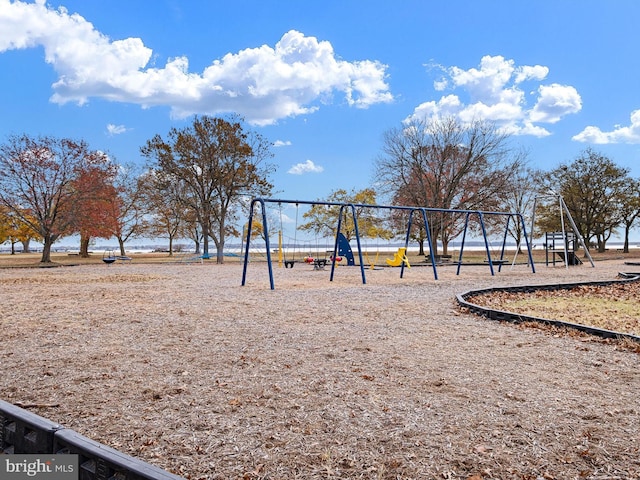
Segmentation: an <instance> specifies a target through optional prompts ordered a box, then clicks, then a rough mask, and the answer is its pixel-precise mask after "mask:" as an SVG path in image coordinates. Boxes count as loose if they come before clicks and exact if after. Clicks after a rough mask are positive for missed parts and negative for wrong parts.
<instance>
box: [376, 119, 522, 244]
mask: <svg viewBox="0 0 640 480" xmlns="http://www.w3.org/2000/svg"><path fill="white" fill-rule="evenodd" d="M508 140H509V137H508V135H506V134H504V133H501V132H500V131H499V130H498V129H496V127H495V126H494V125H493V124H492V123H489V122H485V121H473V122H471V123H462V122H460V121H459V120H457V119H454V118H444V119H435V120H431V121H421V120H413V121H411V122H410V123H407V124H404V125H403V126H402V127H400V128H394V129H391V130H389V131H387V132H386V133H385V134H384V146H383V152H382V154H381V155H380V156H379V158H378V159H377V161H376V178H377V181H378V183H379V184H381V185H383V187H384V188H385V189H386V190H387V191H388V193H389V194H390V195H391V196H392V197H394V198H397V199H401V200H402V201H403V202H407V203H410V204H412V206H420V207H427V208H436V209H467V210H480V209H483V210H494V209H495V208H496V206H497V205H499V200H500V197H501V194H502V192H503V191H504V188H505V185H507V183H508V181H509V179H510V177H511V176H512V175H513V173H514V172H515V171H517V169H518V167H519V165H520V163H521V158H519V156H518V155H514V154H513V151H512V149H511V148H510V146H509V142H508ZM439 220H440V221H435V222H431V224H430V229H431V238H432V241H433V242H434V244H435V242H436V240H437V239H440V240H441V241H442V245H443V253H445V254H446V253H447V250H446V249H447V244H448V242H449V240H450V239H451V238H452V237H453V236H455V234H456V232H457V231H458V230H459V228H460V219H459V218H458V217H455V216H451V215H449V216H446V217H444V216H443V217H442V218H440V219H439Z"/></svg>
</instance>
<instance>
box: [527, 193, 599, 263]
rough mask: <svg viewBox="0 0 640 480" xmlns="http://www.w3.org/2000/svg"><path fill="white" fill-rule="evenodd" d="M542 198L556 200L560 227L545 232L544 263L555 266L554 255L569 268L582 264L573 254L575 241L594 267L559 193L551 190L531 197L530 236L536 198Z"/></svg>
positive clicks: (536, 202)
mask: <svg viewBox="0 0 640 480" xmlns="http://www.w3.org/2000/svg"><path fill="white" fill-rule="evenodd" d="M544 198H553V199H555V201H556V202H558V207H559V210H560V228H561V231H560V232H547V233H546V234H545V244H544V245H545V263H546V265H547V266H549V263H552V265H553V266H555V264H556V255H557V256H558V257H560V258H561V259H562V262H563V263H564V266H565V268H569V265H582V261H581V260H580V259H579V258H578V257H577V256H576V254H575V252H576V250H577V247H576V241H577V242H578V243H579V244H580V246H581V247H582V248H583V250H584V254H585V256H586V257H587V258H588V259H589V262H590V263H591V266H592V267H595V266H596V265H595V264H594V263H593V258H591V254H590V253H589V249H588V248H587V245H586V244H585V243H584V238H582V235H580V231H579V230H578V227H577V226H576V223H575V222H574V221H573V217H572V216H571V212H569V208H567V204H566V203H565V202H564V199H563V198H562V195H560V194H557V193H555V192H553V191H552V192H551V193H549V194H548V195H539V196H537V197H535V198H534V199H533V213H532V215H531V238H533V231H534V226H535V219H536V207H537V205H538V200H539V199H544ZM565 219H566V221H567V222H568V223H569V226H570V227H571V232H569V231H567V229H566V227H565ZM549 254H551V259H550V258H549Z"/></svg>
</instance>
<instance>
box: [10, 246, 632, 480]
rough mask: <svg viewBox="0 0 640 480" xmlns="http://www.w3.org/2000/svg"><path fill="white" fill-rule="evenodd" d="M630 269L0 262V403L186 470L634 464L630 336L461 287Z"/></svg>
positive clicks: (612, 264) (459, 474)
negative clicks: (523, 309) (490, 300)
mask: <svg viewBox="0 0 640 480" xmlns="http://www.w3.org/2000/svg"><path fill="white" fill-rule="evenodd" d="M392 256H393V255H389V257H392ZM630 268H632V267H629V266H626V265H625V264H624V260H622V259H609V260H602V261H597V265H596V268H592V267H591V266H590V265H588V264H585V265H579V266H571V267H569V268H565V267H564V266H556V267H553V266H550V267H545V266H538V268H537V270H536V273H535V274H532V272H531V270H530V269H529V268H528V267H527V266H526V265H523V264H518V265H515V266H513V267H511V266H510V265H509V266H508V267H507V266H505V268H503V269H502V271H501V272H500V273H499V274H497V275H495V276H492V275H490V272H489V271H488V267H487V266H486V265H477V266H465V268H463V269H462V270H461V271H460V272H459V274H458V273H457V272H456V269H455V267H453V266H449V267H443V268H440V269H439V270H438V279H437V280H436V279H434V277H433V272H432V270H431V269H430V268H429V267H425V266H423V267H421V268H420V267H417V266H414V265H413V264H412V265H411V268H410V269H407V270H406V271H405V275H404V276H403V277H402V278H401V277H400V276H399V274H398V273H399V270H400V269H399V268H398V267H387V268H383V269H380V270H367V283H366V285H363V284H362V282H361V274H360V270H359V268H358V267H347V266H344V265H341V266H339V267H337V269H338V273H337V274H336V275H335V277H334V279H333V281H329V274H330V270H329V267H327V268H326V269H324V270H318V269H314V267H313V265H309V264H298V265H296V266H295V268H278V267H277V268H274V270H273V274H274V276H275V283H276V285H277V288H276V289H275V290H271V289H270V288H269V283H268V272H267V269H266V268H265V266H264V264H262V265H259V264H257V263H256V264H252V265H251V266H250V268H249V269H248V271H247V284H246V285H245V286H240V279H241V277H242V270H243V268H242V263H241V262H239V261H238V262H234V263H231V262H230V263H229V264H225V265H215V264H213V263H204V264H200V263H197V264H176V263H163V264H158V263H155V264H150V263H142V262H141V261H137V259H134V261H133V262H131V263H128V262H115V263H113V264H111V265H104V264H103V263H102V262H101V261H100V262H99V263H96V264H87V265H79V266H75V267H67V268H53V269H34V268H29V269H23V268H13V269H0V288H1V292H2V293H1V298H2V305H3V312H4V313H3V315H2V317H1V320H0V322H1V325H2V329H1V331H2V343H1V344H0V358H1V362H2V369H3V374H2V376H1V377H0V398H2V399H4V400H6V401H8V402H11V403H13V404H15V405H18V406H22V407H23V408H26V409H28V410H30V411H32V412H35V413H37V414H38V415H41V416H43V417H46V418H48V419H50V420H52V421H55V422H59V423H60V424H62V425H64V426H65V427H67V428H71V429H74V430H75V431H77V432H79V433H81V434H82V435H86V436H88V437H90V438H92V439H94V440H96V441H99V442H101V443H103V444H105V445H108V446H110V447H113V448H116V449H118V450H120V451H122V452H125V453H128V454H130V455H133V456H136V457H138V458H141V459H142V460H145V461H147V462H149V463H151V464H154V465H157V466H159V467H161V468H164V469H167V470H169V471H171V472H173V473H175V474H178V475H182V476H184V477H185V478H190V479H229V478H239V479H267V478H269V479H273V478H287V479H296V478H299V479H303V478H304V479H313V478H317V479H320V478H322V479H327V478H353V479H355V478H367V479H370V478H387V479H391V478H411V479H418V478H420V479H422V478H444V479H447V478H449V479H471V478H472V479H474V480H477V479H491V478H500V479H518V480H521V479H537V478H546V479H566V478H586V479H603V478H638V476H640V460H638V459H639V458H640V452H639V451H638V438H639V437H640V410H639V409H638V397H637V392H638V391H640V355H639V354H638V353H637V350H635V351H634V350H633V349H632V348H629V347H628V346H625V345H624V344H621V343H620V342H616V341H609V340H602V339H599V338H597V337H593V336H589V335H584V334H580V333H576V332H570V331H563V330H560V329H550V328H545V327H540V326H535V325H515V324H512V323H502V322H496V321H491V320H488V319H486V318H483V317H479V316H476V315H473V314H470V313H467V312H465V311H463V310H461V309H460V308H458V306H457V304H456V301H455V296H456V294H458V293H460V292H464V291H468V290H471V289H479V288H488V287H495V286H511V285H532V284H550V283H563V282H587V281H594V280H613V279H615V278H616V276H617V274H618V272H620V271H629V269H630Z"/></svg>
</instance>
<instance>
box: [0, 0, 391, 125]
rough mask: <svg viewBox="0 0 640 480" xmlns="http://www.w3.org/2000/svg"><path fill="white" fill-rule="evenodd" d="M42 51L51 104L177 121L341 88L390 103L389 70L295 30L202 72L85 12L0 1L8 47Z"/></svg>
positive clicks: (297, 105) (286, 112) (260, 112)
mask: <svg viewBox="0 0 640 480" xmlns="http://www.w3.org/2000/svg"><path fill="white" fill-rule="evenodd" d="M33 47H43V48H44V52H45V61H46V62H47V63H49V64H51V65H52V66H53V68H54V69H55V71H56V72H57V74H58V80H57V81H56V82H55V83H54V84H53V92H54V93H53V95H52V97H51V100H52V101H53V102H56V103H59V104H64V103H67V102H76V103H78V104H83V103H85V102H87V101H88V100H89V99H90V98H91V97H100V98H105V99H108V100H112V101H119V102H129V103H136V104H140V105H142V106H144V107H150V106H155V105H169V106H170V107H171V109H172V114H173V115H174V116H176V117H186V116H189V115H191V114H194V113H199V114H219V113H225V112H237V113H240V114H241V115H243V116H245V117H246V118H247V120H249V121H250V122H252V123H255V124H258V125H267V124H272V123H275V122H276V121H277V120H278V119H282V118H285V117H290V116H295V115H300V114H305V113H310V112H313V111H315V110H317V109H318V108H319V105H320V104H321V102H322V101H328V99H331V98H332V97H333V96H334V95H335V94H336V93H339V94H341V95H343V97H344V101H346V102H347V103H348V104H349V105H351V106H354V107H358V108H366V107H368V106H370V105H373V104H376V103H382V102H390V101H392V100H393V96H392V94H391V93H390V91H389V86H388V84H387V82H386V69H387V66H386V65H383V64H381V63H380V62H377V61H373V60H360V61H355V62H347V61H344V60H342V59H340V58H339V57H338V56H337V55H336V54H335V53H334V51H333V47H332V46H331V44H330V43H329V42H326V41H318V40H317V39H316V38H314V37H307V36H305V35H304V34H302V33H300V32H297V31H295V30H291V31H289V32H287V33H285V34H284V35H283V36H282V38H281V39H280V41H278V42H277V43H276V45H275V46H273V47H271V46H268V45H263V46H260V47H256V48H247V49H245V50H241V51H239V52H237V53H228V54H226V55H224V56H223V57H222V58H220V59H217V60H214V61H213V62H212V63H211V65H210V66H208V67H207V68H205V69H204V71H202V72H201V73H194V72H190V71H189V60H188V58H186V57H184V56H180V57H176V58H170V59H168V61H167V62H166V64H165V65H164V67H162V68H155V67H153V66H150V64H149V62H150V60H151V58H152V55H153V52H152V50H151V49H150V48H148V47H146V46H145V45H144V43H143V42H142V40H141V39H139V38H127V39H121V40H111V39H110V38H109V37H107V36H106V35H104V34H102V33H101V32H98V31H97V30H96V29H95V28H94V27H93V25H92V24H91V23H90V22H88V21H87V20H85V19H84V18H83V17H81V16H80V15H78V14H69V12H67V11H66V10H65V9H64V8H61V9H58V10H54V9H52V8H50V7H48V6H47V5H46V3H45V1H44V0H38V1H37V2H36V3H24V2H21V1H14V2H11V1H10V0H0V53H2V52H4V51H7V50H13V49H23V48H33Z"/></svg>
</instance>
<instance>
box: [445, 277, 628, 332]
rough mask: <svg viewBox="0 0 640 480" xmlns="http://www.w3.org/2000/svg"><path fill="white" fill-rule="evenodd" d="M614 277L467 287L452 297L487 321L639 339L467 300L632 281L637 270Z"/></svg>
mask: <svg viewBox="0 0 640 480" xmlns="http://www.w3.org/2000/svg"><path fill="white" fill-rule="evenodd" d="M618 276H619V277H622V278H621V279H620V280H608V281H598V282H579V283H558V284H548V285H523V286H511V287H491V288H483V289H480V290H469V291H466V292H464V293H459V294H457V295H456V300H457V301H458V305H460V306H461V307H463V308H467V309H468V310H469V311H470V312H471V313H475V314H476V315H481V316H484V317H487V318H489V319H491V320H498V321H505V322H512V323H523V322H538V323H543V324H546V325H553V326H557V327H568V328H573V329H575V330H579V331H581V332H585V333H588V334H591V335H596V336H599V337H602V338H614V339H624V338H626V339H630V340H634V341H636V342H640V336H638V335H632V334H629V333H622V332H615V331H613V330H606V329H603V328H596V327H590V326H588V325H582V324H579V323H572V322H564V321H560V320H552V319H548V318H542V317H534V316H529V315H523V314H520V313H514V312H508V311H504V310H496V309H492V308H488V307H483V306H480V305H477V304H475V303H472V302H471V301H469V299H470V298H472V297H474V296H478V295H484V294H489V293H493V292H512V293H531V292H535V291H538V290H571V289H573V288H576V287H578V286H582V285H587V286H591V285H593V286H606V285H613V284H616V283H629V282H636V281H639V280H640V273H627V272H620V273H619V274H618Z"/></svg>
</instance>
